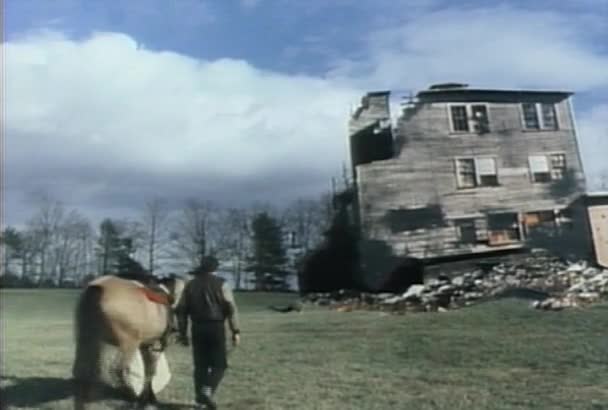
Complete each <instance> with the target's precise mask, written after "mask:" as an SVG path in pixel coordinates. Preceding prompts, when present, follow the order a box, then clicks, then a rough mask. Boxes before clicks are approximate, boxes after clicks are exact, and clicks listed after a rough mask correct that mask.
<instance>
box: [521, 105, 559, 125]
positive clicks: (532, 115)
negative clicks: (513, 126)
mask: <svg viewBox="0 0 608 410" xmlns="http://www.w3.org/2000/svg"><path fill="white" fill-rule="evenodd" d="M521 109H522V111H523V115H524V128H525V129H527V130H541V129H542V130H556V129H557V128H558V127H557V115H556V113H555V104H552V103H539V104H536V103H523V104H522V105H521Z"/></svg>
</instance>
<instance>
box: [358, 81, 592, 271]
mask: <svg viewBox="0 0 608 410" xmlns="http://www.w3.org/2000/svg"><path fill="white" fill-rule="evenodd" d="M389 97H390V93H389V92H371V93H368V94H367V95H365V96H364V97H363V98H362V101H361V104H360V106H359V107H358V108H357V109H356V110H355V111H354V112H353V113H352V116H351V118H350V121H349V143H350V150H351V161H352V169H353V173H354V187H355V192H356V195H355V196H354V197H355V200H354V210H355V212H354V213H355V215H356V218H357V221H358V223H359V226H360V229H361V233H362V234H363V236H364V237H365V238H368V239H370V240H372V241H382V242H384V243H386V244H387V245H389V247H390V248H391V249H392V252H393V253H394V254H395V255H398V256H401V255H402V256H411V257H416V258H422V259H427V260H428V259H437V258H444V257H454V256H459V255H460V256H462V255H471V254H483V253H487V252H493V251H497V250H509V249H518V248H521V247H524V246H526V243H527V242H528V239H529V238H532V237H534V234H535V232H541V231H542V230H543V229H545V230H546V229H547V228H548V229H549V230H559V229H568V226H569V224H571V215H569V210H568V206H569V205H570V204H571V203H572V202H573V201H575V200H576V198H578V197H580V195H582V194H583V193H584V191H585V182H584V181H585V179H584V174H583V169H582V165H581V158H580V154H579V149H578V146H577V136H576V130H575V120H574V115H573V110H572V107H571V102H570V97H571V93H570V92H565V91H531V90H495V89H478V88H470V87H469V86H467V85H464V84H453V83H449V84H439V85H435V86H432V87H430V88H429V89H427V90H424V91H420V92H418V93H417V95H415V97H411V98H409V99H408V100H405V101H404V103H403V104H402V106H401V113H400V115H399V117H398V119H397V121H396V123H393V121H391V112H390V108H389V101H390V98H389Z"/></svg>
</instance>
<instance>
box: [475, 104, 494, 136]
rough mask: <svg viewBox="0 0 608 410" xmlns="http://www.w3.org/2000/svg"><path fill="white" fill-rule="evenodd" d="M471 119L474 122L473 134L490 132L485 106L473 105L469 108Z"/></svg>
mask: <svg viewBox="0 0 608 410" xmlns="http://www.w3.org/2000/svg"><path fill="white" fill-rule="evenodd" d="M471 112H472V114H473V119H474V121H475V126H474V127H475V132H480V133H485V132H489V131H490V120H489V118H488V109H487V107H486V106H485V105H473V106H472V107H471Z"/></svg>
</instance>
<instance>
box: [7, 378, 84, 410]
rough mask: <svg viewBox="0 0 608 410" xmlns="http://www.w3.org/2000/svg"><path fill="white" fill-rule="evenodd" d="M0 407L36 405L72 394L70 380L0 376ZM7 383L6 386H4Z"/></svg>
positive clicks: (62, 398) (65, 397)
mask: <svg viewBox="0 0 608 410" xmlns="http://www.w3.org/2000/svg"><path fill="white" fill-rule="evenodd" d="M0 380H2V384H3V386H2V387H1V388H0V390H1V393H0V396H1V397H2V398H1V399H0V400H1V401H2V407H1V408H23V407H34V408H35V407H38V406H41V405H43V404H45V403H49V402H54V401H60V400H65V399H67V398H69V397H70V396H71V395H72V391H73V390H72V381H71V380H70V379H62V378H59V377H15V376H0ZM5 384H8V385H7V386H4V385H5Z"/></svg>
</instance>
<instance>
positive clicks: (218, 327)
mask: <svg viewBox="0 0 608 410" xmlns="http://www.w3.org/2000/svg"><path fill="white" fill-rule="evenodd" d="M192 355H193V359H194V389H195V392H196V397H197V400H198V399H199V397H200V395H201V394H202V393H203V388H204V387H207V388H211V392H212V393H214V392H215V391H216V390H217V388H218V386H219V385H220V382H221V381H222V378H223V377H224V372H225V371H226V368H227V367H228V361H227V358H226V328H225V327H224V322H223V321H208V322H199V323H193V324H192Z"/></svg>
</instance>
